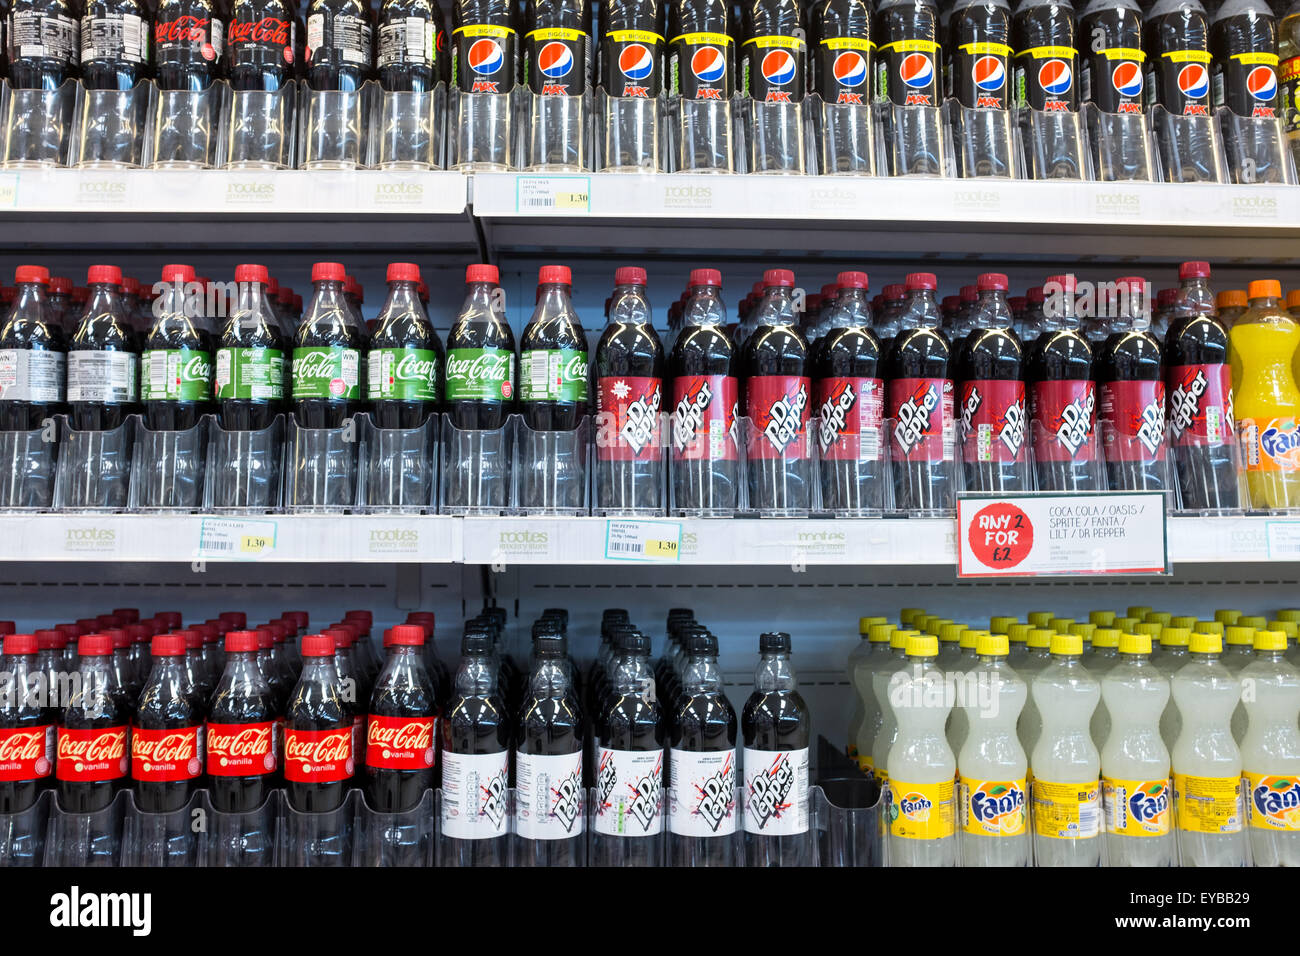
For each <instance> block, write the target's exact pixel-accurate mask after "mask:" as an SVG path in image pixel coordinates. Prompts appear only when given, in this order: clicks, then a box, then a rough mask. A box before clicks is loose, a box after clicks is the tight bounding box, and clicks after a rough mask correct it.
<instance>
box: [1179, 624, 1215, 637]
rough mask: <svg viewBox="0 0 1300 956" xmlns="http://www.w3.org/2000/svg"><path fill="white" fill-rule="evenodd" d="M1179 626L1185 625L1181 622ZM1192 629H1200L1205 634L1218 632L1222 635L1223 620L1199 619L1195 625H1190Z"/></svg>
mask: <svg viewBox="0 0 1300 956" xmlns="http://www.w3.org/2000/svg"><path fill="white" fill-rule="evenodd" d="M1178 626H1179V627H1182V626H1183V625H1181V624H1180V625H1178ZM1190 629H1191V630H1193V631H1200V632H1201V633H1203V634H1218V635H1220V636H1222V635H1223V622H1222V621H1197V622H1196V623H1195V624H1194V625H1190Z"/></svg>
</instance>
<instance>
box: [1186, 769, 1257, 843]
mask: <svg viewBox="0 0 1300 956" xmlns="http://www.w3.org/2000/svg"><path fill="white" fill-rule="evenodd" d="M1174 806H1175V807H1176V809H1177V820H1178V829H1180V830H1186V831H1188V832H1189V833H1240V832H1241V813H1240V807H1241V778H1240V777H1193V776H1190V775H1189V774H1185V773H1176V774H1174Z"/></svg>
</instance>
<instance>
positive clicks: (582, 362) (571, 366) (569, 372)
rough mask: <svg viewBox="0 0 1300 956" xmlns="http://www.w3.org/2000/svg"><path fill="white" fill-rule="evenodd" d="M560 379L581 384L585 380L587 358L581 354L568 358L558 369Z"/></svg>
mask: <svg viewBox="0 0 1300 956" xmlns="http://www.w3.org/2000/svg"><path fill="white" fill-rule="evenodd" d="M560 378H561V379H562V380H563V381H565V382H582V381H586V378H587V356H586V355H584V354H583V353H581V352H578V353H577V354H576V355H573V356H572V357H570V359H569V361H568V362H566V363H565V364H564V366H563V367H562V368H561V369H560Z"/></svg>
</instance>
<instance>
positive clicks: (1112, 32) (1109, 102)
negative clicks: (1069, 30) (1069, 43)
mask: <svg viewBox="0 0 1300 956" xmlns="http://www.w3.org/2000/svg"><path fill="white" fill-rule="evenodd" d="M1144 57H1145V54H1144V53H1143V49H1142V8H1141V7H1139V6H1138V4H1137V0H1090V2H1089V3H1088V5H1087V6H1086V7H1084V8H1083V13H1082V14H1081V15H1080V17H1079V81H1080V83H1081V84H1082V87H1083V92H1082V97H1083V100H1084V102H1086V103H1092V104H1093V105H1095V106H1096V107H1097V109H1098V110H1100V111H1101V112H1103V113H1115V114H1123V113H1131V114H1138V115H1140V114H1142V113H1143V112H1144V111H1145V110H1144V107H1143V100H1142V86H1143V80H1142V61H1143V59H1144Z"/></svg>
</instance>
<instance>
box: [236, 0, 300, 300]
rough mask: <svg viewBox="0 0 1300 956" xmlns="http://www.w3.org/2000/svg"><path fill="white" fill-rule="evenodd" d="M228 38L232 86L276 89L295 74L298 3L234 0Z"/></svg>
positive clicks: (248, 88)
mask: <svg viewBox="0 0 1300 956" xmlns="http://www.w3.org/2000/svg"><path fill="white" fill-rule="evenodd" d="M227 39H228V41H229V46H230V51H229V53H228V57H229V59H228V63H229V67H228V69H229V74H230V85H231V87H232V88H234V89H235V90H249V91H254V92H267V93H274V92H276V91H277V90H279V89H280V88H281V87H282V86H284V85H285V84H286V83H288V82H289V81H291V80H292V79H293V78H294V64H295V60H296V59H297V56H298V54H297V46H298V37H297V6H296V3H295V2H294V0H234V5H233V8H232V11H231V15H230V36H229V37H228V38H227ZM236 281H239V280H238V277H237V276H236Z"/></svg>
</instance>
